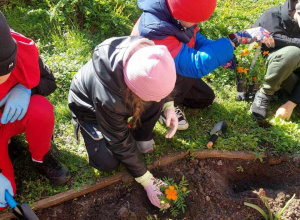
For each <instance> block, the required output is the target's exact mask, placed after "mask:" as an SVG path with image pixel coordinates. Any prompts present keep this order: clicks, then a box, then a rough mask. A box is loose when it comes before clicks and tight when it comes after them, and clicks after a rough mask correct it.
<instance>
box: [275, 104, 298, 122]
mask: <svg viewBox="0 0 300 220" xmlns="http://www.w3.org/2000/svg"><path fill="white" fill-rule="evenodd" d="M296 106H297V104H295V103H294V102H292V101H287V102H286V103H285V104H283V105H282V106H280V107H279V109H278V110H277V111H276V114H275V117H276V118H277V117H278V118H281V119H284V120H289V119H290V117H291V115H292V113H293V110H294V108H295V107H296Z"/></svg>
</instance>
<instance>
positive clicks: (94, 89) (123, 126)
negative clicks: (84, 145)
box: [69, 37, 147, 177]
mask: <svg viewBox="0 0 300 220" xmlns="http://www.w3.org/2000/svg"><path fill="white" fill-rule="evenodd" d="M139 39H141V37H118V38H110V39H108V40H105V41H104V42H103V43H101V44H100V45H98V46H97V47H96V48H95V50H94V54H93V58H92V59H91V60H90V61H89V62H88V63H87V64H85V65H84V66H83V67H82V68H81V69H80V70H79V71H78V73H76V74H75V76H74V78H73V80H72V84H71V88H70V92H69V108H70V109H71V111H72V113H73V116H75V118H77V119H79V120H82V121H85V122H95V121H96V120H97V122H98V125H99V130H100V131H101V133H102V135H103V137H104V139H105V141H106V144H107V147H108V148H109V149H110V150H111V151H112V152H113V153H114V156H115V157H116V158H117V159H118V160H120V161H121V162H122V163H123V164H124V165H125V167H126V168H127V170H128V171H129V172H130V173H131V174H132V175H133V176H134V177H140V176H142V175H144V174H145V173H146V171H147V168H146V165H145V162H144V159H143V157H142V155H141V153H140V152H139V150H138V148H137V147H136V143H135V140H134V138H133V136H132V134H131V131H130V129H129V128H128V122H127V121H128V118H129V117H131V116H132V113H133V110H132V109H131V108H130V107H129V106H128V105H127V104H126V97H125V91H126V89H127V86H126V84H125V82H124V77H123V57H124V54H125V52H126V50H127V49H128V47H129V46H130V45H131V44H133V43H135V42H137V41H138V40H139Z"/></svg>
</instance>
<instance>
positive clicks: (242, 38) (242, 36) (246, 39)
mask: <svg viewBox="0 0 300 220" xmlns="http://www.w3.org/2000/svg"><path fill="white" fill-rule="evenodd" d="M234 35H235V37H236V41H237V44H251V43H253V42H256V41H257V42H262V43H264V44H265V45H266V46H267V47H274V46H275V42H274V39H273V37H272V36H271V34H270V32H269V31H267V30H266V29H264V28H262V27H256V28H251V29H246V30H243V31H238V32H236V33H235V34H234ZM229 38H230V39H231V40H232V37H231V36H230V35H229ZM236 46H238V45H236Z"/></svg>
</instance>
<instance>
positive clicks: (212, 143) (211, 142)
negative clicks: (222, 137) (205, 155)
mask: <svg viewBox="0 0 300 220" xmlns="http://www.w3.org/2000/svg"><path fill="white" fill-rule="evenodd" d="M218 137H219V134H218V133H216V134H213V135H212V136H211V137H210V139H209V141H208V143H207V145H206V146H207V148H208V149H211V148H212V146H213V145H214V144H215V142H216V141H217V139H218Z"/></svg>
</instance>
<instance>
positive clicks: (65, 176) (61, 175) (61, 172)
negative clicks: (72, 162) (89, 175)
mask: <svg viewBox="0 0 300 220" xmlns="http://www.w3.org/2000/svg"><path fill="white" fill-rule="evenodd" d="M34 163H35V166H36V167H37V169H38V170H39V172H40V173H41V174H43V175H45V176H46V177H47V178H48V179H49V180H50V182H51V184H52V185H63V184H65V183H66V182H67V181H68V180H69V179H70V178H71V174H70V171H69V169H68V168H67V167H66V166H65V165H64V164H62V163H60V162H58V161H57V160H56V159H55V158H54V157H53V156H52V154H51V153H50V151H49V152H48V153H47V154H46V155H45V156H44V160H43V163H38V162H34Z"/></svg>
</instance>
